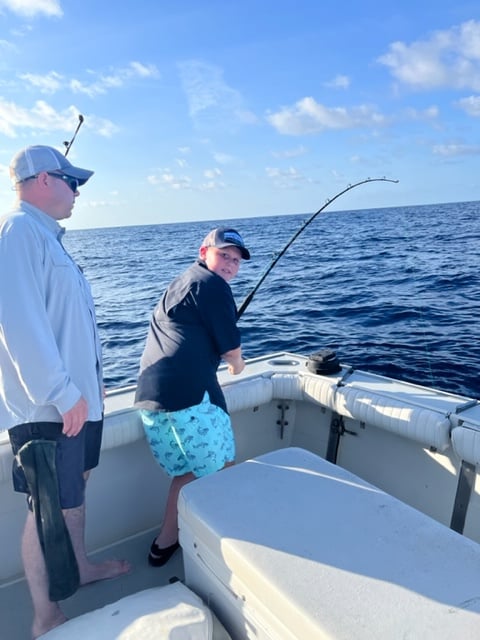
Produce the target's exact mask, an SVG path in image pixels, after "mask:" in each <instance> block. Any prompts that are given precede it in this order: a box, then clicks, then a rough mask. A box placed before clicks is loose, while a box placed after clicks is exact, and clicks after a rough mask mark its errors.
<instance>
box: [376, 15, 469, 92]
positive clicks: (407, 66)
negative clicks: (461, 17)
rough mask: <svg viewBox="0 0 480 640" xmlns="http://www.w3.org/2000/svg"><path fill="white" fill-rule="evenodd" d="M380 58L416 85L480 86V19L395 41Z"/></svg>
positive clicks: (395, 74)
mask: <svg viewBox="0 0 480 640" xmlns="http://www.w3.org/2000/svg"><path fill="white" fill-rule="evenodd" d="M378 62H380V63H381V64H384V65H385V66H387V67H389V69H390V72H391V73H392V75H393V77H394V78H395V79H396V80H397V81H399V82H400V83H402V84H406V85H409V86H411V87H414V88H416V89H432V88H435V87H451V88H454V89H465V88H470V89H473V90H475V91H478V90H480V22H478V21H475V20H469V21H468V22H464V23H463V24H461V25H459V26H455V27H452V28H451V29H448V30H445V31H436V32H434V33H433V34H432V35H431V37H430V38H428V39H425V40H418V41H416V42H413V43H411V44H406V43H404V42H394V43H392V44H391V45H390V48H389V51H388V53H386V54H384V55H383V56H381V57H380V58H378Z"/></svg>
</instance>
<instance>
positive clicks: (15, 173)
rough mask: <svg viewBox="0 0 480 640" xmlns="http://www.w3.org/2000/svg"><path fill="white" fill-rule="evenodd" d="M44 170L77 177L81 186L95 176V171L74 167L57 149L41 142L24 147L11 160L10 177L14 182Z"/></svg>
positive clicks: (31, 176)
mask: <svg viewBox="0 0 480 640" xmlns="http://www.w3.org/2000/svg"><path fill="white" fill-rule="evenodd" d="M42 171H47V172H48V171H53V172H58V171H61V172H62V173H64V174H65V175H67V176H70V177H71V178H76V179H77V180H78V186H79V187H81V186H82V184H85V183H86V181H87V180H88V179H89V178H90V177H91V176H93V171H90V170H89V169H80V167H74V166H73V164H72V163H71V162H70V161H69V160H67V158H66V157H65V156H64V155H63V154H62V153H60V151H57V149H54V148H53V147H47V146H44V145H40V144H39V145H34V146H31V147H26V148H25V149H22V150H21V151H19V152H18V153H17V154H15V156H14V157H13V158H12V161H11V162H10V177H11V178H12V180H13V181H14V182H22V181H23V180H26V179H27V178H33V176H36V175H38V174H39V173H41V172H42Z"/></svg>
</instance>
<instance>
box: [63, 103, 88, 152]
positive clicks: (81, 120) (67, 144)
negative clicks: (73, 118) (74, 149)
mask: <svg viewBox="0 0 480 640" xmlns="http://www.w3.org/2000/svg"><path fill="white" fill-rule="evenodd" d="M83 120H84V117H83V116H82V114H81V113H79V114H78V125H77V128H76V129H75V133H74V134H73V137H72V139H71V140H70V142H68V140H67V141H65V142H64V143H63V144H64V145H65V147H66V149H65V157H67V156H68V152H69V151H70V147H71V146H72V144H73V143H74V141H75V138H76V137H77V133H78V130H79V129H80V127H81V126H82V124H83Z"/></svg>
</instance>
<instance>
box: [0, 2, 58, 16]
mask: <svg viewBox="0 0 480 640" xmlns="http://www.w3.org/2000/svg"><path fill="white" fill-rule="evenodd" d="M0 9H9V10H10V11H11V12H12V13H17V14H19V15H21V16H25V17H27V18H33V17H34V16H36V15H38V14H43V15H46V16H54V17H61V16H63V11H62V8H61V6H60V2H59V0H0Z"/></svg>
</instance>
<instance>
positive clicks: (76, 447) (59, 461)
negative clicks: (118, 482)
mask: <svg viewBox="0 0 480 640" xmlns="http://www.w3.org/2000/svg"><path fill="white" fill-rule="evenodd" d="M62 428H63V424H62V423H60V422H29V423H25V424H19V425H17V426H16V427H12V428H11V429H9V431H8V433H9V437H10V444H11V445H12V451H13V454H14V456H16V454H17V452H18V451H19V449H21V447H22V446H23V445H24V444H25V443H27V442H29V441H30V440H53V441H55V442H56V443H57V447H56V454H55V465H56V470H57V478H58V489H59V495H60V504H61V506H62V508H63V509H74V508H75V507H79V506H81V505H82V504H83V502H84V500H85V478H84V473H85V471H89V470H90V469H93V468H94V467H96V466H97V465H98V461H99V458H100V446H101V444H102V431H103V420H98V421H95V422H86V423H85V425H84V426H83V428H82V430H81V431H80V433H79V434H78V435H76V436H72V437H67V436H66V435H64V434H63V433H62ZM12 475H13V488H14V489H15V491H19V492H20V493H26V494H28V495H29V494H30V491H29V488H28V484H27V481H26V478H25V474H24V472H23V469H22V467H21V466H20V464H19V463H18V460H17V458H16V457H15V458H14V461H13V468H12ZM29 505H30V500H29Z"/></svg>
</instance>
